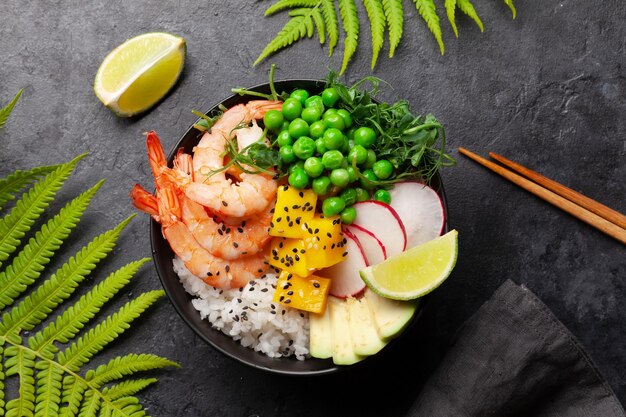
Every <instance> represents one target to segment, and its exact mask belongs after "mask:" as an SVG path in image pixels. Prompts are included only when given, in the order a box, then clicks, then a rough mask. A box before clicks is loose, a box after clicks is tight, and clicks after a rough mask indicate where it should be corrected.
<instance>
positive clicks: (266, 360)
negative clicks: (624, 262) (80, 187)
mask: <svg viewBox="0 0 626 417" xmlns="http://www.w3.org/2000/svg"><path fill="white" fill-rule="evenodd" d="M274 84H275V86H276V90H277V91H279V92H280V91H292V90H294V89H296V88H304V89H306V90H307V91H309V92H312V93H320V92H321V91H322V90H323V88H324V82H323V81H318V80H286V81H278V82H275V83H274ZM250 90H254V91H258V92H262V93H265V94H268V93H270V87H269V84H262V85H258V86H256V87H253V88H251V89H250ZM253 99H254V97H251V96H239V95H233V96H231V97H229V98H227V99H225V100H223V101H221V102H220V103H218V104H216V105H215V106H213V107H212V108H211V109H210V110H209V111H207V113H206V114H211V113H213V112H215V111H217V110H218V106H219V105H220V104H221V105H224V106H226V107H228V108H230V107H232V106H234V105H236V104H239V103H246V102H248V101H250V100H253ZM201 135H202V134H201V133H200V132H199V131H198V130H196V129H194V128H193V127H190V128H189V129H187V131H186V132H185V134H184V135H183V136H182V138H181V139H180V140H179V141H178V143H177V144H176V146H174V148H173V149H172V150H171V152H170V153H169V156H168V162H169V163H170V165H171V164H172V160H173V158H174V155H175V153H176V151H177V150H178V149H179V148H181V147H182V148H183V149H184V150H185V152H187V153H191V152H192V149H193V147H194V146H195V145H196V144H197V143H198V141H199V140H200V136H201ZM431 186H433V188H434V189H435V190H437V191H438V193H439V195H440V196H441V199H442V201H443V205H444V210H445V214H446V223H445V231H447V230H448V220H447V205H446V196H445V193H444V190H443V184H442V182H441V178H440V177H439V175H435V177H434V178H433V179H432V181H431ZM150 242H151V244H152V258H153V259H154V263H155V265H156V269H157V273H158V275H159V279H160V280H161V283H162V284H163V288H164V289H165V292H166V293H167V296H168V297H169V299H170V301H171V303H172V304H173V305H174V308H175V309H176V311H177V312H178V314H180V316H181V317H182V318H183V320H184V321H185V323H187V325H188V326H189V327H191V328H192V329H193V331H194V332H196V334H197V335H198V336H200V337H201V338H202V339H203V340H204V341H205V342H207V343H209V344H210V345H212V346H213V347H214V348H216V349H217V350H219V351H220V352H222V353H224V354H225V355H226V356H229V357H231V358H233V359H235V360H237V361H239V362H241V363H244V364H246V365H250V366H252V367H254V368H258V369H262V370H264V371H269V372H273V373H277V374H285V375H322V374H330V373H334V372H338V371H340V370H343V369H346V368H352V367H354V366H360V365H361V364H364V363H368V362H370V361H371V360H374V358H379V357H380V356H381V355H383V354H384V353H385V351H387V350H388V349H389V346H390V345H392V344H394V343H396V342H397V341H398V340H399V339H401V336H400V337H399V338H397V339H395V340H393V341H392V342H391V343H390V344H389V345H387V346H386V347H385V348H384V349H383V350H382V351H381V352H379V353H378V354H376V355H374V356H371V357H369V358H366V359H365V360H363V361H361V362H359V363H358V364H355V365H352V366H336V365H334V364H333V362H332V360H330V359H324V360H322V359H314V358H311V359H307V360H304V361H299V360H296V359H294V358H291V357H290V358H270V357H268V356H266V355H264V354H263V353H259V352H255V351H254V350H252V349H249V348H245V347H243V346H241V345H240V344H239V342H236V341H234V340H233V339H232V338H230V337H228V336H226V335H225V334H223V333H222V332H220V331H219V330H215V329H213V328H212V327H211V324H210V323H209V322H208V321H207V320H202V319H201V318H200V313H199V312H198V311H197V310H196V309H195V308H194V307H193V305H192V304H191V300H192V297H191V295H189V294H188V293H187V292H186V291H185V289H184V288H183V286H182V284H181V283H180V281H179V279H178V276H177V275H176V273H175V272H174V269H173V266H172V259H173V258H174V253H173V252H172V249H171V248H170V246H169V244H168V243H167V241H166V240H165V239H163V235H162V234H161V226H160V225H159V224H158V223H157V222H155V221H154V220H151V223H150ZM424 301H425V300H422V302H421V303H420V309H422V308H423V306H424ZM419 315H420V314H419V311H418V312H417V313H416V314H415V315H414V317H413V319H412V320H411V323H410V324H409V326H408V327H407V328H406V329H405V331H404V333H406V332H409V331H411V327H412V326H413V325H414V323H415V322H416V321H417V319H418V317H419Z"/></svg>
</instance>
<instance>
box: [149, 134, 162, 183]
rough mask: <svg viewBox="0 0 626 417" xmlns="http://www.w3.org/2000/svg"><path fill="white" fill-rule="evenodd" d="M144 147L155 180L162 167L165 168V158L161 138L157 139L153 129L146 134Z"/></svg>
mask: <svg viewBox="0 0 626 417" xmlns="http://www.w3.org/2000/svg"><path fill="white" fill-rule="evenodd" d="M146 147H147V148H148V161H149V162H150V168H152V174H153V175H154V179H155V181H157V180H158V177H159V176H160V175H161V173H162V171H163V169H164V168H167V159H166V158H165V152H164V151H163V145H162V144H161V139H159V137H158V136H157V134H156V132H155V131H154V130H151V131H150V132H148V133H147V134H146ZM157 186H158V185H157Z"/></svg>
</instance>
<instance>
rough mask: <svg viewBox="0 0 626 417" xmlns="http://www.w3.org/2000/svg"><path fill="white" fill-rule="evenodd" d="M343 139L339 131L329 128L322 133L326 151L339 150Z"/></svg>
mask: <svg viewBox="0 0 626 417" xmlns="http://www.w3.org/2000/svg"><path fill="white" fill-rule="evenodd" d="M343 143H344V139H343V133H341V130H339V129H336V128H334V127H331V128H329V129H326V131H325V132H324V145H326V148H327V149H341V148H342V147H343Z"/></svg>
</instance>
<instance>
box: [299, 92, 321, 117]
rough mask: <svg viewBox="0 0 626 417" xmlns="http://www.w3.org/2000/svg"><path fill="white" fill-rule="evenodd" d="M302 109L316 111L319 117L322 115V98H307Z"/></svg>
mask: <svg viewBox="0 0 626 417" xmlns="http://www.w3.org/2000/svg"><path fill="white" fill-rule="evenodd" d="M304 107H305V108H307V109H309V108H313V109H317V110H319V112H320V115H321V114H323V113H324V102H323V101H322V98H321V97H320V96H311V97H309V98H307V99H306V102H305V103H304Z"/></svg>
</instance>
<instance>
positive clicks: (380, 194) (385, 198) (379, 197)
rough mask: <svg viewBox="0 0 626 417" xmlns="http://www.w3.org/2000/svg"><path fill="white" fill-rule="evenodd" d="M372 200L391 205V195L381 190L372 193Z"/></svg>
mask: <svg viewBox="0 0 626 417" xmlns="http://www.w3.org/2000/svg"><path fill="white" fill-rule="evenodd" d="M374 200H376V201H382V202H383V203H385V204H389V203H391V194H389V191H387V190H383V189H382V188H381V189H380V190H376V192H375V193H374Z"/></svg>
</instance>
